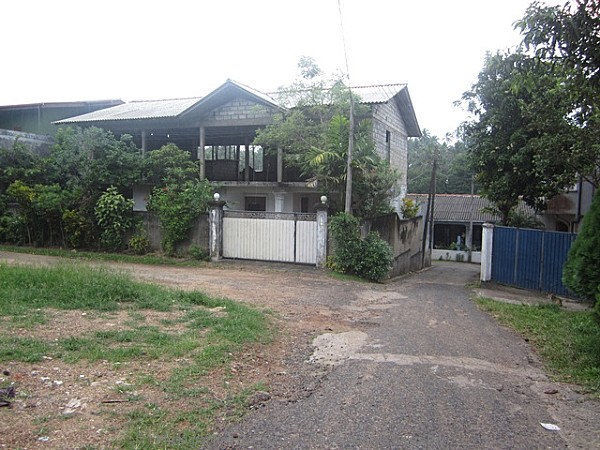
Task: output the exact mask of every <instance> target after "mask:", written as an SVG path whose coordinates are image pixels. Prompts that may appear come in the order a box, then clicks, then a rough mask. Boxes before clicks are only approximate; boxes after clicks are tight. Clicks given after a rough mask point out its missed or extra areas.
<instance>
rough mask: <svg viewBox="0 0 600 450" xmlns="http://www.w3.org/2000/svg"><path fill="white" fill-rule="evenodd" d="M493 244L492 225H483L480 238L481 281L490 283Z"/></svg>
mask: <svg viewBox="0 0 600 450" xmlns="http://www.w3.org/2000/svg"><path fill="white" fill-rule="evenodd" d="M493 243H494V225H492V224H491V223H484V224H483V233H482V236H481V277H480V278H481V281H491V279H492V252H493Z"/></svg>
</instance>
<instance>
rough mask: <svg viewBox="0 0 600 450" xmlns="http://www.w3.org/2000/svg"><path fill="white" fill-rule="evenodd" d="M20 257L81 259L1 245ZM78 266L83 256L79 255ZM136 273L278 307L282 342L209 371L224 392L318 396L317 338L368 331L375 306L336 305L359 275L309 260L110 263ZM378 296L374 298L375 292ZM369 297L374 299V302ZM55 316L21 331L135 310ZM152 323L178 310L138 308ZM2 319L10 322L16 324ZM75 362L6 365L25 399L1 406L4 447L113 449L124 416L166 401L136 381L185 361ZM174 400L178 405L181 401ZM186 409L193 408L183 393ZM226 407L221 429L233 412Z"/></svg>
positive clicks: (99, 326) (8, 258)
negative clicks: (261, 386) (259, 388)
mask: <svg viewBox="0 0 600 450" xmlns="http://www.w3.org/2000/svg"><path fill="white" fill-rule="evenodd" d="M2 261H3V262H8V263H15V264H34V265H40V264H41V265H45V264H57V263H66V264H71V263H72V262H70V261H64V260H60V259H58V258H53V257H44V256H34V255H26V254H17V253H6V252H0V262H2ZM75 264H81V262H76V263H75ZM102 264H103V265H110V266H111V267H113V268H115V269H116V270H119V271H125V272H129V273H131V274H132V275H133V277H134V278H136V279H138V280H142V281H146V282H151V283H158V284H161V285H166V286H170V287H175V288H178V289H184V290H192V289H197V290H201V291H204V292H206V293H208V294H210V295H213V296H217V297H227V298H230V299H233V300H237V301H241V302H245V303H249V304H252V305H254V306H257V307H259V308H264V309H267V310H269V311H271V312H272V317H273V320H274V321H275V323H276V325H277V327H278V329H279V334H278V335H277V338H276V339H275V340H274V341H273V343H272V344H270V345H268V346H265V345H256V346H253V347H249V348H247V350H246V351H245V352H244V353H242V354H241V355H240V356H239V357H238V358H236V359H235V360H233V361H232V362H231V363H230V365H229V366H228V367H227V368H226V369H224V370H226V371H227V372H228V373H227V379H228V382H227V383H228V385H227V386H223V381H222V380H223V373H217V374H215V375H216V376H213V377H206V379H205V382H204V383H203V384H204V386H203V387H205V388H206V389H207V390H208V391H209V392H211V395H212V396H213V398H214V399H215V400H220V399H224V398H226V397H227V396H228V395H231V394H232V393H234V392H236V391H239V390H240V389H243V388H245V387H249V386H252V385H253V384H254V383H257V382H264V383H265V384H266V386H267V387H268V391H269V396H270V401H282V402H295V401H297V400H298V399H300V398H303V397H306V396H308V395H310V393H311V392H313V391H314V390H315V389H316V388H317V387H318V385H319V382H320V380H321V378H322V376H323V375H324V373H325V372H324V369H323V367H322V366H319V365H317V364H311V363H310V362H309V361H308V358H309V357H310V355H311V352H312V346H311V341H312V339H313V338H314V337H315V336H316V335H318V334H321V333H327V332H339V331H347V330H352V329H360V327H361V326H362V325H364V324H368V317H369V315H370V314H371V311H369V310H368V308H365V307H361V306H360V305H354V306H353V307H351V308H341V309H340V308H339V307H336V305H334V304H333V305H332V304H331V301H330V299H331V298H332V295H333V293H335V297H337V298H338V299H340V303H344V302H343V300H344V298H345V296H350V295H352V290H353V286H354V285H355V283H354V282H343V281H337V280H334V279H332V278H330V277H327V276H326V275H325V274H323V273H322V272H320V271H317V270H315V269H313V268H307V267H290V266H285V265H277V264H256V263H241V262H225V263H223V264H219V265H216V266H210V267H207V268H180V267H165V266H146V265H125V264H118V263H114V264H113V263H106V264H105V263H102ZM367 297H368V296H367ZM368 301H369V299H368V298H365V299H364V300H363V303H364V302H367V303H368ZM44 314H45V316H46V317H47V318H48V317H49V318H50V322H49V323H46V324H44V325H43V326H38V327H36V328H34V329H33V330H32V329H31V328H21V329H20V328H18V327H16V328H14V335H15V336H20V337H31V338H40V339H43V340H55V339H56V340H58V339H63V338H66V337H69V336H78V335H81V334H82V333H85V332H90V331H97V330H106V329H110V330H123V329H126V328H127V327H128V323H129V322H130V321H131V317H130V316H129V315H128V313H127V312H125V311H121V312H118V313H99V312H81V311H70V312H65V311H60V312H59V311H45V312H44ZM136 314H138V316H139V315H140V314H141V315H142V316H143V318H140V317H138V318H137V319H138V320H143V321H144V324H146V325H152V324H156V323H159V322H160V320H161V319H163V318H166V317H167V316H168V317H169V318H171V319H172V318H173V315H174V314H177V313H162V312H156V311H141V312H139V311H137V312H136ZM7 320H8V319H0V326H2V327H4V326H8V325H9V324H8V323H2V322H6V321H7ZM140 364H141V363H139V362H132V363H131V362H130V363H122V364H112V363H108V362H107V361H101V362H99V363H87V362H86V363H75V364H68V363H65V362H62V361H59V360H53V359H51V358H50V357H45V358H44V360H43V361H42V362H36V363H31V364H27V363H20V362H19V363H16V362H15V363H11V364H8V365H5V366H4V367H0V371H2V372H3V373H0V382H1V383H3V384H2V385H5V384H6V383H9V382H12V383H14V385H15V387H16V390H17V392H16V394H17V395H16V397H15V398H14V399H13V401H12V405H11V407H10V408H8V407H3V408H0V448H7V449H21V448H22V449H25V448H27V449H35V448H45V449H48V448H61V449H67V448H86V446H87V447H88V448H108V447H109V446H110V443H111V441H113V440H114V439H115V437H116V436H117V435H118V434H119V431H121V430H122V429H123V417H124V416H126V414H127V413H128V412H130V411H131V410H133V409H135V408H138V407H139V402H131V401H130V400H132V399H143V401H144V402H145V403H157V404H160V402H161V398H162V397H163V396H164V394H163V393H162V392H161V391H160V389H157V388H156V386H155V385H153V384H144V385H142V386H140V385H139V383H136V381H138V380H137V378H136V377H139V374H140V373H151V374H152V375H153V377H154V378H155V379H156V380H157V381H158V382H159V383H160V381H161V380H166V379H167V377H168V376H169V374H170V373H171V371H172V369H173V368H175V367H177V366H179V365H181V364H185V361H180V360H175V361H171V362H165V361H155V362H149V363H144V367H136V366H139V365H140ZM171 406H173V405H171ZM260 406H261V399H260V398H258V399H256V401H252V399H251V401H250V404H249V405H248V407H249V408H255V407H260ZM180 407H181V408H185V407H187V403H186V400H185V399H184V400H182V403H181V405H180ZM228 414H229V412H228V411H224V412H223V413H222V416H221V417H219V418H218V419H217V424H216V425H215V426H216V428H215V431H216V430H218V428H219V427H220V425H223V426H224V425H226V424H227V423H228V422H229V420H230V417H228Z"/></svg>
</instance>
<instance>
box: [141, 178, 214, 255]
mask: <svg viewBox="0 0 600 450" xmlns="http://www.w3.org/2000/svg"><path fill="white" fill-rule="evenodd" d="M211 198H212V187H211V186H210V184H209V183H208V182H207V181H197V180H194V181H186V182H184V183H183V184H181V185H179V184H169V185H166V186H163V187H156V188H154V189H153V190H152V194H151V195H150V199H149V202H148V210H149V211H154V212H156V214H157V215H158V218H159V220H160V226H161V228H162V231H163V240H162V246H163V250H164V251H165V253H167V254H169V255H172V254H174V252H175V245H176V244H177V243H179V242H182V241H184V240H185V239H187V237H188V234H189V231H190V229H191V227H192V225H193V223H194V220H196V219H197V218H198V217H199V216H200V214H201V213H203V212H205V211H206V210H207V209H208V202H209V201H210V199H211Z"/></svg>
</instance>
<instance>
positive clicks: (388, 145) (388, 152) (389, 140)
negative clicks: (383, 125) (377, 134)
mask: <svg viewBox="0 0 600 450" xmlns="http://www.w3.org/2000/svg"><path fill="white" fill-rule="evenodd" d="M391 148H392V133H391V132H390V131H388V130H386V131H385V157H386V159H387V161H388V162H390V160H391Z"/></svg>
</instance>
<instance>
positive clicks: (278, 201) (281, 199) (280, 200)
mask: <svg viewBox="0 0 600 450" xmlns="http://www.w3.org/2000/svg"><path fill="white" fill-rule="evenodd" d="M274 195H275V212H283V205H284V204H285V192H275V194H274Z"/></svg>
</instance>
